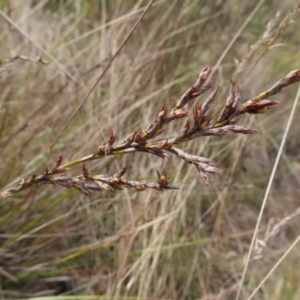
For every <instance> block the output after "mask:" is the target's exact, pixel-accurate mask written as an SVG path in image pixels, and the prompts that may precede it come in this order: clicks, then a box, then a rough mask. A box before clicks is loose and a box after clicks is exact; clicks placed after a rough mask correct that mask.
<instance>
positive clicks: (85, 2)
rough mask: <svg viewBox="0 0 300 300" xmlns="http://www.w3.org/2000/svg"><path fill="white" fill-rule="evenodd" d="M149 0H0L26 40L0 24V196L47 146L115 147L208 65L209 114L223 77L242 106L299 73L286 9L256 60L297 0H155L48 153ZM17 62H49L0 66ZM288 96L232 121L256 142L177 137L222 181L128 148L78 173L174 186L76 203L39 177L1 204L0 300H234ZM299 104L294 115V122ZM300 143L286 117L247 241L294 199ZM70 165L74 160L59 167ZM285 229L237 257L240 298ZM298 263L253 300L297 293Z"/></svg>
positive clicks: (41, 162)
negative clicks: (212, 88)
mask: <svg viewBox="0 0 300 300" xmlns="http://www.w3.org/2000/svg"><path fill="white" fill-rule="evenodd" d="M147 4H148V2H147V1H142V0H140V1H139V0H137V1H132V0H127V1H121V0H114V1H108V0H106V1H105V0H102V1H96V0H76V1H68V0H64V1H62V0H56V1H55V0H48V1H47V0H41V1H20V0H11V1H5V0H4V1H3V0H2V1H0V5H1V9H2V10H3V12H4V13H5V15H7V16H9V17H10V18H11V19H12V20H13V21H14V22H15V23H16V24H17V25H18V26H19V27H20V28H21V29H22V30H23V31H24V32H26V33H27V34H28V35H29V36H30V37H31V39H32V40H34V42H35V44H34V43H32V42H31V41H30V40H29V39H28V38H26V37H24V35H22V34H21V33H20V31H19V30H18V29H17V28H16V27H15V26H13V25H11V24H9V23H8V22H7V21H6V20H5V19H4V18H3V17H1V18H0V28H1V32H0V58H1V62H2V63H1V65H0V154H1V155H0V166H1V168H0V187H1V189H2V188H4V187H5V186H8V185H11V184H12V183H14V182H16V181H17V180H20V179H21V178H24V177H26V176H28V175H31V174H33V173H35V174H39V173H41V172H43V170H44V168H45V166H46V165H47V166H49V167H52V166H53V165H54V164H55V159H56V157H57V156H58V155H59V154H62V155H63V158H64V162H67V161H69V160H72V159H75V158H79V157H82V156H85V155H87V154H90V153H93V152H94V151H95V149H97V147H98V146H99V145H101V144H105V142H106V140H107V136H108V134H109V132H110V131H111V130H112V131H114V133H115V134H116V136H117V140H121V139H122V138H124V137H125V136H127V135H128V134H129V133H131V132H132V131H134V130H136V129H137V128H144V127H146V126H147V125H148V124H149V123H150V122H151V121H152V120H153V119H154V118H155V116H156V115H157V113H158V112H159V109H160V106H161V105H162V104H166V105H167V107H168V108H169V109H170V108H171V107H173V105H174V103H175V102H176V101H177V99H178V98H179V97H180V96H181V94H182V93H183V92H184V91H185V90H186V89H187V88H188V87H189V86H190V85H191V84H193V82H194V81H195V79H196V77H197V75H198V73H199V71H200V70H201V69H202V67H204V66H205V65H211V66H215V67H214V68H213V70H214V74H213V79H212V80H213V81H214V82H215V83H216V84H219V85H220V90H219V96H218V101H216V104H215V106H214V107H213V108H212V110H211V114H212V115H213V116H214V117H215V118H216V117H217V115H218V112H219V111H220V110H221V108H222V106H223V105H224V102H225V100H226V95H227V92H228V86H229V78H233V79H234V80H235V81H236V82H237V83H242V85H243V92H244V94H243V99H244V100H248V99H249V98H251V97H253V96H255V95H256V94H258V93H259V92H262V91H264V90H266V89H267V88H269V87H270V86H271V85H272V84H273V83H275V82H276V81H277V80H278V79H280V78H281V77H283V76H284V75H286V74H287V73H288V72H289V71H290V70H293V69H296V68H299V63H300V52H299V47H300V44H299V30H298V29H297V28H299V26H300V24H299V16H297V17H296V18H294V22H293V23H291V24H288V26H287V27H286V28H284V30H282V31H280V32H279V34H278V38H277V39H276V41H274V42H273V43H272V45H271V46H270V48H269V50H268V51H266V53H265V54H264V55H263V56H262V57H260V55H261V53H262V52H263V50H264V49H265V48H266V46H267V44H268V43H269V42H270V41H271V40H272V39H273V38H274V37H275V36H276V35H277V33H278V28H279V27H280V24H281V23H282V22H283V21H284V20H285V18H286V17H287V16H288V14H289V13H290V12H291V11H293V10H294V9H295V7H296V4H297V3H296V1H292V0H287V1H278V0H277V1H271V0H266V1H262V2H261V5H259V2H258V1H248V2H243V3H242V2H241V1H236V0H228V1H218V0H216V1H204V0H201V1H200V0H186V1H175V0H157V1H155V2H154V4H153V6H152V8H151V9H150V11H149V12H148V13H147V15H146V16H145V18H144V19H143V21H142V23H141V24H140V26H139V27H138V29H137V30H136V31H135V32H134V34H133V35H132V36H131V38H130V40H129V41H128V43H127V44H126V45H125V47H124V48H123V50H122V51H121V53H120V55H119V56H118V57H117V58H116V60H115V61H114V62H113V64H112V66H111V67H110V69H109V70H108V72H107V73H106V75H105V77H104V78H103V79H102V80H101V82H100V83H99V85H98V86H97V88H96V89H95V90H94V91H93V93H92V95H91V96H90V97H89V99H88V100H87V101H86V102H85V104H84V105H83V107H82V108H81V109H80V111H79V112H78V113H77V114H76V116H75V118H74V119H73V121H72V122H71V124H70V125H69V126H68V127H67V129H66V130H65V131H64V132H63V134H62V136H61V137H60V139H59V140H58V142H57V143H56V144H55V146H54V148H53V151H50V146H51V145H52V143H53V141H54V140H55V138H56V137H57V135H58V134H59V132H60V131H61V129H62V128H63V126H64V125H65V123H66V122H67V120H68V118H69V117H70V116H71V114H72V112H73V111H74V109H75V108H76V106H77V105H78V104H79V103H80V101H81V100H82V99H83V97H84V96H85V94H86V92H87V91H88V89H89V88H90V87H91V86H92V84H93V83H94V82H95V81H96V79H97V78H98V76H99V74H100V73H101V72H102V71H103V69H104V68H105V66H106V64H107V63H108V61H109V60H110V59H111V57H112V55H113V54H114V53H115V51H116V50H117V48H118V46H119V45H120V44H121V42H122V41H123V39H124V37H125V36H126V34H127V33H128V32H129V31H130V29H131V28H132V26H133V24H134V22H135V21H136V20H137V18H138V17H139V15H140V14H141V13H142V11H143V10H144V9H145V7H146V6H147ZM255 7H257V10H256V12H255V13H253V15H251V13H252V12H253V10H254V9H255ZM249 16H250V17H249ZM247 18H249V20H248V21H249V22H247V24H246V26H245V27H244V28H242V26H243V24H244V22H245V21H246V20H247ZM241 28H242V30H240V29H241ZM239 30H240V33H239ZM238 33H239V34H238ZM233 39H234V43H233V44H232V46H231V47H229V48H228V49H227V47H228V45H229V44H230V42H231V41H233ZM36 44H38V45H40V46H41V47H43V48H44V49H46V50H47V51H48V52H49V53H50V54H51V55H52V56H53V57H55V59H57V61H59V62H60V64H61V65H57V64H56V63H55V62H54V61H52V60H51V59H50V58H49V57H47V56H46V55H43V53H42V52H41V51H40V50H39V49H38V48H37V46H36ZM225 51H226V52H225ZM17 55H26V56H28V57H35V56H42V57H43V58H44V59H47V60H48V61H49V62H50V64H49V65H43V64H39V63H34V62H30V61H23V60H13V61H11V62H10V63H5V59H9V58H11V57H14V56H17ZM222 55H224V57H223V59H220V58H221V57H222ZM217 62H218V64H217ZM296 91H297V85H294V86H290V87H289V88H287V89H286V90H284V91H283V92H282V93H281V94H279V95H276V97H274V99H275V100H280V101H281V104H280V105H278V106H277V107H275V108H274V109H272V110H271V111H269V112H268V113H267V114H266V115H261V116H260V115H259V116H247V117H245V118H243V120H242V122H241V123H242V124H244V125H248V126H250V127H252V128H255V129H256V130H258V131H259V133H258V134H257V135H252V136H244V135H230V136H226V137H213V138H203V139H201V140H200V139H197V140H194V141H192V142H190V143H187V144H185V145H182V146H181V148H182V149H184V150H185V151H187V152H190V153H193V154H197V155H201V156H205V157H208V158H211V159H213V160H214V161H216V162H217V163H218V166H220V167H221V168H222V169H223V174H221V175H220V176H210V188H209V189H208V188H207V187H205V186H204V184H203V182H202V179H201V177H200V176H199V174H198V173H197V171H196V169H195V168H193V167H192V166H190V165H187V164H184V163H183V162H181V161H179V160H178V159H177V158H176V157H174V158H173V157H169V158H168V159H167V160H166V161H163V160H160V159H158V158H156V157H152V156H149V155H145V154H141V153H137V154H128V155H126V156H124V157H122V158H119V157H116V158H112V157H108V158H105V159H103V160H99V161H94V162H90V163H88V164H86V167H88V169H89V171H90V172H93V173H99V174H103V173H107V174H114V173H115V172H116V170H118V169H119V168H121V167H124V166H126V165H127V166H128V172H127V174H126V177H127V178H130V179H135V180H149V181H154V180H155V178H156V175H155V173H156V170H157V169H158V170H160V171H161V172H162V171H166V172H167V174H168V175H169V177H170V181H171V182H172V183H174V184H176V185H178V186H180V188H181V189H180V190H178V191H169V192H164V193H159V192H157V191H146V192H140V193H138V192H135V191H131V190H124V191H119V192H110V193H105V192H103V193H97V192H95V193H94V196H93V197H92V198H91V199H87V198H86V197H85V196H83V195H81V194H80V193H79V192H78V191H75V190H65V189H63V188H60V187H55V186H47V187H46V186H42V187H39V188H35V189H31V190H27V191H25V192H22V193H20V194H17V195H16V196H15V197H14V198H11V199H4V200H2V201H1V202H0V243H1V248H0V298H1V299H20V298H35V297H39V299H70V298H67V297H68V296H72V295H79V297H82V298H80V299H85V298H84V296H83V295H90V296H92V295H95V298H93V297H91V298H86V299H98V298H96V295H101V296H102V297H101V299H102V298H103V299H108V298H116V299H117V298H119V297H122V299H127V298H128V299H148V298H151V299H234V295H235V293H236V286H237V282H238V280H239V278H240V276H241V271H242V267H243V261H244V257H245V255H246V253H247V251H248V248H249V244H250V241H251V238H252V234H253V230H254V227H255V224H256V220H257V216H258V212H259V210H260V206H261V202H262V199H263V196H264V192H265V187H266V185H267V182H268V179H269V175H270V172H271V169H272V166H273V163H274V160H275V156H276V153H277V150H278V148H279V144H280V141H281V138H282V135H283V130H284V128H285V125H286V122H287V118H288V115H289V112H290V110H291V106H292V102H293V99H294V97H295V95H296ZM200 102H201V99H200V100H197V103H200ZM299 113H300V112H299V108H298V110H297V119H298V120H299ZM183 124H184V123H183V122H182V123H181V122H176V124H172V123H171V124H170V126H169V127H168V128H167V130H166V134H167V135H170V136H171V135H174V133H176V132H178V130H179V129H180V128H182V126H183ZM299 148H300V139H299V124H298V122H296V121H294V122H293V124H292V128H291V131H290V133H289V137H288V141H287V144H286V147H285V149H284V155H283V158H282V160H281V162H280V164H279V168H278V171H277V173H276V179H275V182H274V184H273V186H272V193H271V196H270V199H269V200H268V203H267V207H266V210H265V214H264V217H263V223H262V226H261V232H260V238H261V239H263V237H264V234H265V232H266V229H267V227H268V225H270V224H274V222H275V223H276V222H277V221H278V220H281V219H283V218H284V217H286V216H289V215H291V214H292V213H293V212H295V211H296V209H297V208H298V207H299V205H300V188H299V183H300V174H299V170H300V161H299V159H300V153H299ZM79 172H80V168H77V169H75V170H70V172H69V173H70V174H78V173H79ZM270 226H271V225H270ZM299 234H300V223H299V217H295V218H294V219H293V220H290V221H289V222H288V223H287V224H285V225H284V226H283V227H282V228H281V230H280V232H279V233H278V234H277V235H276V236H273V237H272V238H271V239H270V240H269V241H268V244H267V247H266V248H264V249H263V254H262V258H261V259H258V260H253V261H251V264H250V267H249V269H248V272H247V275H246V281H245V283H244V287H243V290H242V295H241V299H247V298H248V296H249V295H250V294H251V292H252V291H253V289H254V288H255V287H256V286H257V285H258V283H259V282H260V281H261V280H262V278H263V277H264V275H265V274H266V273H267V272H268V271H269V270H270V268H271V267H272V266H273V265H274V263H275V262H276V261H277V260H278V258H279V257H280V256H281V255H282V254H283V253H284V252H285V251H286V249H287V248H288V246H289V245H290V244H291V243H292V242H293V241H294V240H295V238H296V237H297V236H298V235H299ZM299 268H300V263H299V246H298V248H297V249H294V251H293V252H292V253H291V254H290V255H289V256H288V258H287V259H286V260H285V261H284V264H282V265H281V266H280V267H279V269H277V271H276V272H274V274H273V275H272V276H271V278H270V279H269V280H268V281H267V282H266V284H265V285H264V286H263V287H262V288H261V290H260V292H259V293H258V294H257V295H256V296H255V297H254V299H273V300H274V299H293V300H296V299H300V289H299V282H300V272H299ZM222 292H223V294H222ZM58 295H61V296H62V295H63V296H65V298H58ZM80 295H81V296H80ZM209 295H211V297H215V298H208V296H209ZM47 296H51V297H50V298H47ZM217 297H219V298H217Z"/></svg>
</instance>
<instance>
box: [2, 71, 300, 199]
mask: <svg viewBox="0 0 300 300" xmlns="http://www.w3.org/2000/svg"><path fill="white" fill-rule="evenodd" d="M210 72H211V69H210V67H205V68H204V69H203V70H202V71H201V72H200V74H199V76H198V78H197V80H196V82H195V83H194V84H193V85H192V87H190V88H189V89H188V90H187V91H186V92H185V93H184V94H183V95H182V97H181V98H180V99H179V101H178V102H177V103H176V105H175V106H174V107H173V109H172V110H171V111H170V112H169V113H168V111H167V108H166V106H165V105H163V106H162V107H161V110H160V112H159V114H158V116H157V117H156V119H155V120H154V121H152V122H151V123H150V124H149V125H148V126H147V127H146V129H144V130H141V129H137V130H135V131H134V132H132V133H130V134H129V135H128V136H127V137H126V138H124V139H123V140H121V141H120V142H119V143H117V144H115V140H116V136H115V135H114V133H113V132H111V133H110V134H109V136H108V139H107V142H106V144H105V145H103V146H99V147H98V148H97V149H96V151H95V152H94V153H93V154H90V155H87V156H84V157H82V158H80V159H78V160H74V161H71V162H68V163H65V164H62V156H59V157H58V159H57V161H56V164H55V167H54V168H53V169H52V170H48V169H46V170H45V171H44V173H43V174H42V175H39V176H36V175H32V176H30V177H29V178H27V179H23V180H21V181H20V182H19V183H17V184H15V185H13V186H12V187H10V188H8V189H6V190H4V191H2V192H1V193H0V199H1V198H7V197H10V196H12V195H14V194H16V193H18V192H20V191H22V190H25V189H27V188H29V187H31V186H34V185H43V184H55V185H60V186H63V187H66V188H76V189H78V190H80V191H81V192H82V193H83V194H85V195H86V196H89V197H90V196H91V195H92V194H91V191H92V190H96V191H102V190H105V191H110V190H116V189H122V188H134V189H135V190H137V191H143V190H145V189H156V190H159V191H163V190H169V189H177V187H176V186H173V185H170V184H169V182H168V177H167V175H166V174H163V175H161V174H160V173H159V171H157V182H156V183H149V182H144V181H130V180H126V179H124V178H122V176H123V175H124V174H125V171H126V168H124V169H121V170H120V171H118V172H117V173H116V174H114V175H112V176H107V175H93V176H90V175H89V173H88V170H87V169H86V167H85V166H83V170H82V174H81V175H79V176H75V177H58V176H57V174H59V173H63V172H66V171H67V170H68V168H70V167H72V166H74V165H78V164H83V163H84V162H87V161H92V160H95V159H100V158H102V157H105V156H108V155H117V154H119V155H120V154H121V155H122V154H126V153H134V152H145V153H149V154H153V155H156V156H158V157H160V158H163V159H165V158H166V155H165V153H166V152H168V153H171V154H175V155H176V156H178V157H179V158H181V159H183V160H184V161H186V162H187V163H190V164H193V165H194V166H195V167H196V168H197V170H198V171H199V173H200V174H201V175H202V177H203V179H204V182H205V184H206V185H208V184H209V181H208V174H209V173H212V174H219V173H221V172H222V170H221V169H219V168H217V167H216V166H215V163H214V162H213V161H212V160H210V159H208V158H205V157H201V156H197V155H192V154H189V153H186V152H184V151H183V150H181V149H179V148H177V147H175V145H178V144H181V143H184V142H187V141H189V140H193V139H196V138H199V137H201V136H221V135H226V134H228V133H231V132H233V133H243V134H253V133H256V131H255V130H253V129H251V128H247V127H245V126H243V125H241V124H239V121H240V119H241V117H242V115H243V114H245V113H248V114H261V113H265V112H267V110H268V109H270V108H271V107H272V106H273V105H276V104H278V103H279V102H277V101H273V100H269V99H267V98H268V97H270V96H272V95H275V94H277V93H279V92H281V90H282V89H283V88H285V87H287V86H289V85H291V84H293V83H295V82H298V81H300V70H294V71H291V72H290V73H288V74H287V75H286V76H285V77H283V78H282V79H280V80H279V81H278V82H276V83H275V84H274V85H273V86H272V87H271V88H270V89H268V90H267V91H265V92H262V93H260V94H259V95H258V96H256V97H254V98H253V99H250V100H248V101H246V102H245V103H244V104H240V100H241V97H242V89H241V86H237V87H236V86H235V83H234V82H233V80H230V87H229V93H228V97H227V100H226V103H225V106H224V108H223V109H222V111H221V113H220V115H219V117H218V118H217V119H216V120H215V121H214V120H213V119H212V117H211V116H209V115H208V111H209V108H210V107H211V105H212V103H213V102H214V100H215V98H216V96H217V92H218V87H217V88H215V89H214V90H213V91H212V92H211V94H210V95H209V96H208V97H207V98H206V100H205V101H204V103H203V104H202V105H196V106H195V107H194V108H193V110H192V114H191V116H190V117H189V112H188V111H186V110H185V109H184V107H185V106H186V104H187V103H189V102H190V101H191V100H193V99H195V98H197V97H199V96H200V95H201V94H203V93H204V92H206V91H208V90H210V89H211V88H212V87H213V83H206V82H207V79H208V76H209V74H210ZM186 117H189V118H188V120H187V121H186V123H185V126H184V127H183V129H182V130H180V131H179V132H178V133H177V135H176V136H175V137H174V138H172V139H164V138H162V139H161V140H158V141H157V137H158V136H160V135H161V134H162V133H163V131H164V127H165V125H167V124H168V123H170V122H172V121H174V120H177V119H181V118H186ZM153 138H156V140H155V141H153V140H152V139H153ZM151 140H152V141H151Z"/></svg>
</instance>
